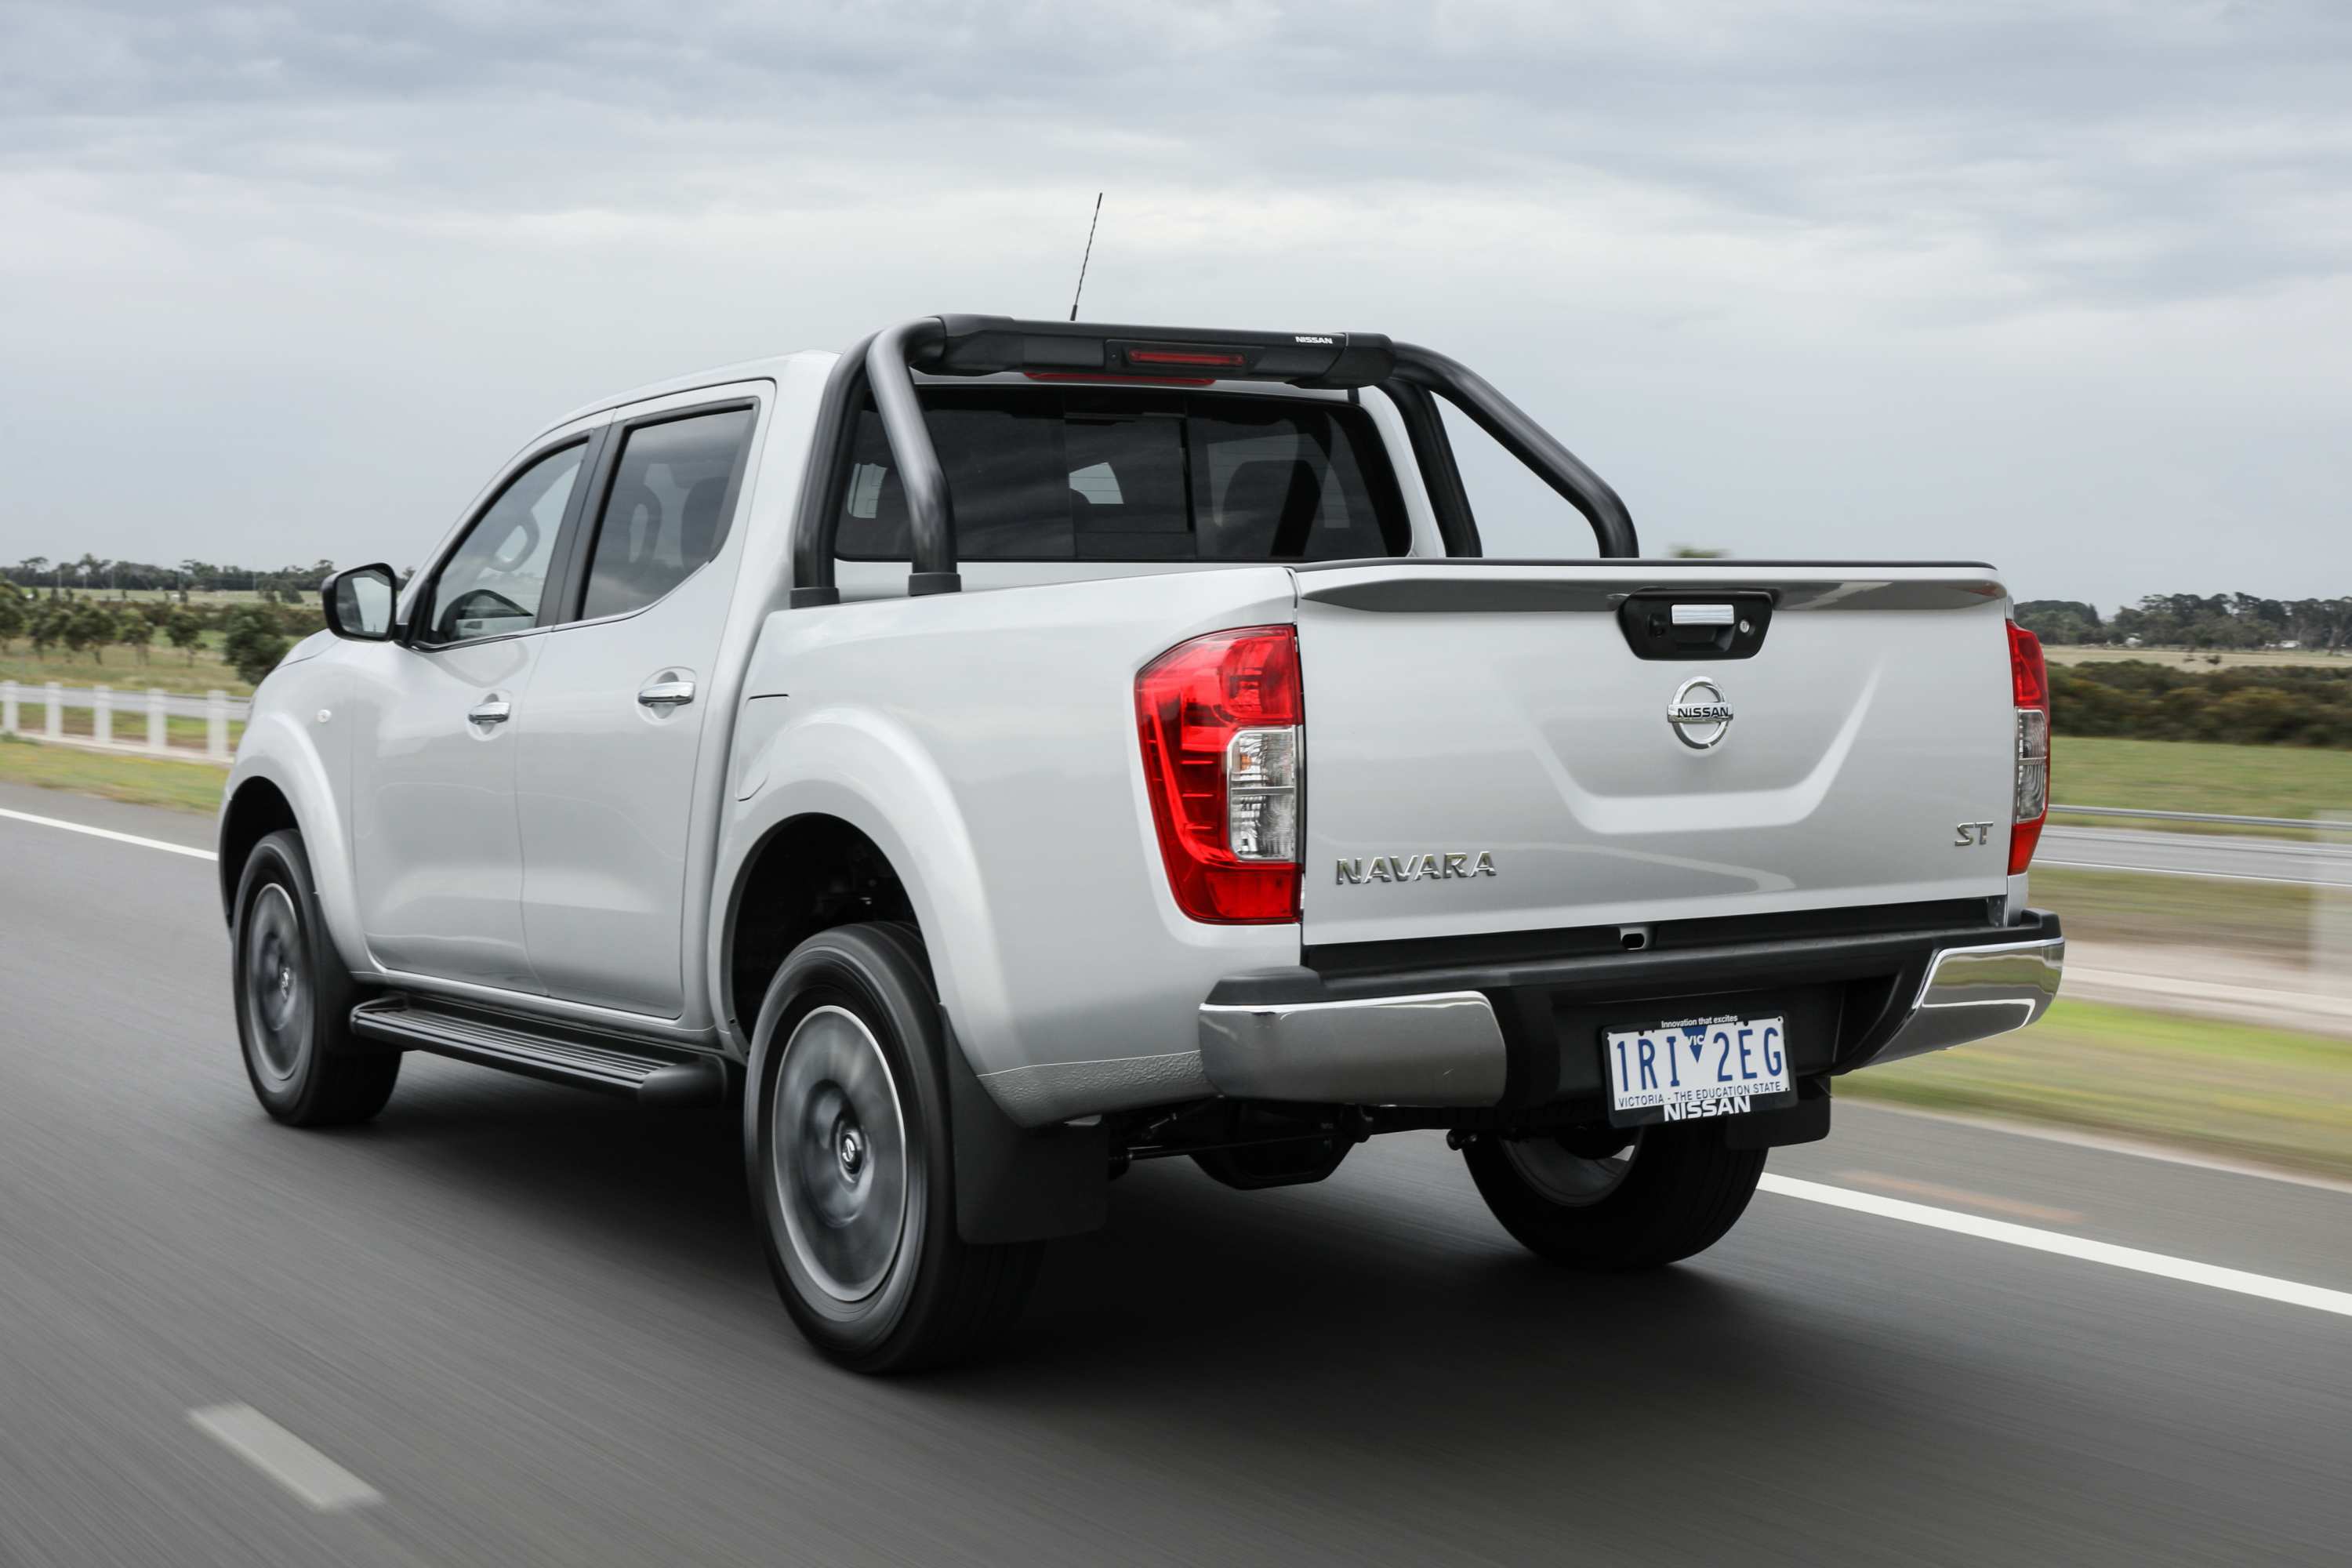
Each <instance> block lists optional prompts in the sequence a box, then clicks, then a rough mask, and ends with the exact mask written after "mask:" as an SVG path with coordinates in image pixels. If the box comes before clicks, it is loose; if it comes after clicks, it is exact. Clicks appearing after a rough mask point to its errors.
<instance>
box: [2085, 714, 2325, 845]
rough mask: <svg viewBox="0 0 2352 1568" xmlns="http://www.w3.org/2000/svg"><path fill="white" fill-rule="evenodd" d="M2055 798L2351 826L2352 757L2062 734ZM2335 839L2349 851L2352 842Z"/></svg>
mask: <svg viewBox="0 0 2352 1568" xmlns="http://www.w3.org/2000/svg"><path fill="white" fill-rule="evenodd" d="M2051 752H2052V758H2051V768H2052V774H2051V785H2050V794H2051V798H2052V799H2053V800H2055V801H2058V802H2061V803H2063V804H2064V805H2128V806H2136V807H2148V808H2153V809H2156V810H2158V811H2201V812H2213V813H2218V814H2221V815H2225V816H2301V817H2321V816H2341V817H2345V818H2347V819H2352V752H2336V751H2323V750H2319V749H2317V748H2307V747H2303V746H2228V745H2219V744H2214V743H2210V742H2201V741H2126V740H2118V739H2114V738H2111V737H2106V736H2067V735H2063V734H2061V735H2059V736H2057V737H2056V738H2055V739H2054V740H2053V742H2051ZM2053 820H2054V821H2062V822H2072V823H2074V824H2077V825H2092V824H2096V825H2098V826H2107V827H2160V826H2165V824H2163V823H2161V822H2158V821H2145V822H2121V821H2116V820H2115V819H2113V818H2109V819H2105V821H2101V820H2100V819H2097V818H2093V817H2087V816H2078V817H2067V816H2056V817H2053ZM2176 826H2192V827H2193V826H2197V825H2193V824H2190V825H2176ZM2205 830H2206V831H2213V829H2211V828H2207V829H2205ZM2296 836H2297V837H2308V836H2306V835H2296ZM2331 837H2334V838H2335V839H2336V840H2337V841H2339V842H2344V843H2352V834H2336V835H2332V836H2331Z"/></svg>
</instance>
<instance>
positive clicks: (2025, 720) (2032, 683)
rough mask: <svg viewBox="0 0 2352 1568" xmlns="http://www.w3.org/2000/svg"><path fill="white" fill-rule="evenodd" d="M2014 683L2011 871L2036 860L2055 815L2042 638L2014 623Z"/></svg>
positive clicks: (2011, 668) (2011, 658)
mask: <svg viewBox="0 0 2352 1568" xmlns="http://www.w3.org/2000/svg"><path fill="white" fill-rule="evenodd" d="M2009 683H2010V690H2011V694H2012V695H2013V696H2014V697H2015V699H2016V702H2017V745H2016V749H2015V753H2014V758H2013V760H2014V762H2015V764H2016V769H2017V787H2016V791H2015V797H2014V799H2013V801H2012V802H2011V811H2012V816H2011V821H2012V824H2013V826H2011V828H2010V830H2009V874H2010V875H2011V876H2012V877H2014V876H2016V875H2017V874H2018V873H2020V872H2021V871H2023V870H2024V869H2025V868H2026V867H2027V866H2029V865H2031V864H2032V861H2033V847H2034V846H2035V845H2037V844H2039V843H2040V842H2041V841H2042V820H2043V819H2044V818H2045V817H2047V816H2049V815H2050V671H2049V668H2048V667H2047V666H2045V665H2044V664H2043V663H2042V639H2041V638H2040V637H2035V636H2034V635H2033V634H2032V632H2029V631H2027V630H2026V629H2025V628H2024V627H2022V626H2019V625H2018V624H2017V623H2016V622H2015V621H2011V622H2010V623H2009Z"/></svg>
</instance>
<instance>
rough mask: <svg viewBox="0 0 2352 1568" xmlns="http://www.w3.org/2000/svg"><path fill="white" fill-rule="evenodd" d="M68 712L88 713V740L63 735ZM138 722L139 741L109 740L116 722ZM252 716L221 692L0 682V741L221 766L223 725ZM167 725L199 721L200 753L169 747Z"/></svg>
mask: <svg viewBox="0 0 2352 1568" xmlns="http://www.w3.org/2000/svg"><path fill="white" fill-rule="evenodd" d="M68 708H72V709H76V710H88V711H89V714H90V732H89V734H87V735H68V734H67V733H66V731H65V710H67V709H68ZM35 713H37V714H38V715H39V727H38V728H34V727H33V726H32V725H31V724H28V723H26V720H27V719H28V718H30V717H31V716H32V715H33V714H35ZM140 716H144V718H145V719H146V721H147V722H146V734H145V737H144V739H143V740H138V741H132V740H117V739H116V738H115V732H114V731H115V721H116V719H117V718H118V717H120V718H122V719H126V720H129V719H135V718H137V717H140ZM252 716H253V703H252V700H250V699H248V698H244V697H231V696H230V695H229V694H228V693H227V692H226V691H208V692H206V693H205V695H203V696H202V697H196V696H192V695H189V694H187V693H184V692H176V691H158V690H155V689H148V690H145V691H117V690H115V689H113V688H112V687H110V686H67V685H64V684H63V683H61V682H58V681H55V680H52V681H49V682H47V683H46V684H44V685H41V686H26V685H23V684H21V683H19V682H17V681H14V680H0V735H16V736H21V737H23V738H25V739H26V740H34V741H53V742H58V744H60V745H68V746H88V747H91V748H94V749H98V750H103V751H112V752H143V753H145V754H147V755H150V756H173V757H181V758H189V757H194V756H201V757H202V758H203V759H204V760H205V761H206V762H214V763H226V762H227V761H228V760H229V744H228V727H229V725H230V724H231V723H232V722H236V723H239V724H242V723H244V722H246V721H248V720H249V719H251V718H252ZM173 719H201V720H203V721H205V747H204V750H203V751H202V752H196V751H195V749H194V747H188V746H174V745H173V744H172V743H171V727H170V723H169V721H171V720H173Z"/></svg>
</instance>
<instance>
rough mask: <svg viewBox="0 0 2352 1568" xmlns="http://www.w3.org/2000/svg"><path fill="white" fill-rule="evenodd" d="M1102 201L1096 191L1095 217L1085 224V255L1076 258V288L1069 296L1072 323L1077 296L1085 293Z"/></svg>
mask: <svg viewBox="0 0 2352 1568" xmlns="http://www.w3.org/2000/svg"><path fill="white" fill-rule="evenodd" d="M1102 199H1103V194H1102V193H1101V192H1100V191H1097V192H1096V193H1095V216H1094V217H1093V218H1092V219H1091V220H1089V221H1088V223H1087V253H1086V254H1085V255H1084V256H1082V257H1080V258H1078V286H1077V289H1076V290H1075V291H1074V292H1073V293H1072V294H1071V295H1070V320H1072V321H1076V320H1077V319H1078V296H1079V295H1080V294H1083V293H1085V292H1086V291H1087V262H1089V261H1092V260H1093V259H1094V258H1095V225H1096V224H1098V223H1100V222H1102Z"/></svg>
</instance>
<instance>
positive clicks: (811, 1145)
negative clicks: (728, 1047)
mask: <svg viewBox="0 0 2352 1568" xmlns="http://www.w3.org/2000/svg"><path fill="white" fill-rule="evenodd" d="M955 1048H956V1047H954V1046H953V1045H952V1044H951V1043H950V1041H948V1040H947V1039H946V1038H945V1037H944V1031H943V1030H942V1029H941V1028H940V1012H939V1000H938V996H937V994H936V993H935V992H934V991H933V990H932V987H931V980H930V972H929V964H928V963H927V961H926V959H925V955H924V952H923V948H922V944H921V942H920V941H919V939H918V938H917V937H916V935H915V933H914V931H912V929H911V928H909V927H907V926H902V925H889V924H871V925H852V926H839V927H835V929H833V930H831V931H820V932H819V933H817V934H816V935H815V936H813V937H811V938H809V939H808V941H806V942H803V943H801V945H800V946H799V947H797V948H795V949H794V950H793V953H792V956H791V957H789V958H787V959H786V960H785V961H784V964H783V967H782V969H780V970H778V971H777V973H776V978H775V981H774V983H773V984H772V985H771V986H770V987H769V990H768V998H767V1002H766V1005H764V1006H762V1007H761V1010H760V1022H759V1026H758V1028H757V1029H756V1030H755V1032H754V1037H753V1041H752V1070H751V1083H750V1086H749V1088H750V1092H749V1093H747V1094H746V1095H745V1096H744V1129H743V1132H744V1152H745V1156H746V1162H745V1163H746V1164H747V1166H748V1168H749V1175H750V1179H751V1201H752V1204H753V1207H754V1210H755V1212H756V1213H757V1214H758V1215H759V1216H760V1220H761V1240H762V1241H763V1243H764V1244H765V1248H766V1252H767V1255H768V1268H769V1271H770V1272H771V1273H772V1275H773V1276H774V1277H775V1281H776V1289H777V1290H778V1292H779V1293H780V1294H781V1295H782V1297H783V1300H784V1307H785V1310H788V1311H789V1312H791V1313H792V1316H793V1322H794V1323H796V1324H797V1325H798V1326H799V1328H800V1331H801V1332H802V1333H803V1335H805V1336H806V1337H807V1339H808V1341H809V1342H810V1343H812V1344H814V1346H815V1347H816V1348H817V1349H818V1350H820V1351H822V1352H824V1354H825V1355H826V1356H828V1357H830V1358H831V1359H833V1360H834V1361H835V1362H838V1363H841V1364H842V1365H844V1366H847V1367H850V1368H852V1369H854V1370H856V1371H858V1372H877V1373H878V1372H899V1371H906V1370H909V1369H911V1368H914V1367H918V1366H927V1365H937V1364H940V1363H943V1362H947V1361H950V1360H954V1359H956V1358H958V1357H960V1356H963V1355H967V1354H969V1353H971V1352H972V1351H974V1350H976V1349H978V1348H979V1347H980V1346H981V1344H982V1342H984V1341H986V1340H987V1339H988V1338H989V1337H991V1336H992V1334H994V1333H995V1332H997V1331H1000V1330H1002V1329H1003V1328H1004V1327H1006V1326H1007V1325H1008V1324H1010V1322H1011V1321H1012V1320H1013V1317H1014V1316H1015V1315H1016V1314H1017V1313H1018V1312H1019V1310H1020V1308H1021V1303H1022V1301H1023V1300H1024V1298H1025V1297H1026V1296H1027V1295H1028V1291H1029V1287H1030V1284H1031V1282H1032V1281H1033V1280H1034V1279H1035V1277H1036V1272H1037V1264H1038V1259H1039V1256H1040V1253H1041V1251H1042V1247H1041V1246H1040V1244H1038V1243H1034V1242H1027V1243H1021V1244H1017V1245H1013V1246H1007V1247H975V1246H973V1245H971V1244H970V1243H968V1242H966V1241H964V1240H963V1239H962V1238H961V1237H959V1236H958V1235H957V1234H956V1219H955V1171H954V1163H953V1156H952V1152H951V1148H950V1111H949V1104H948V1082H947V1075H946V1071H945V1060H946V1058H945V1056H944V1053H945V1052H946V1051H949V1050H952V1049H955Z"/></svg>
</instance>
